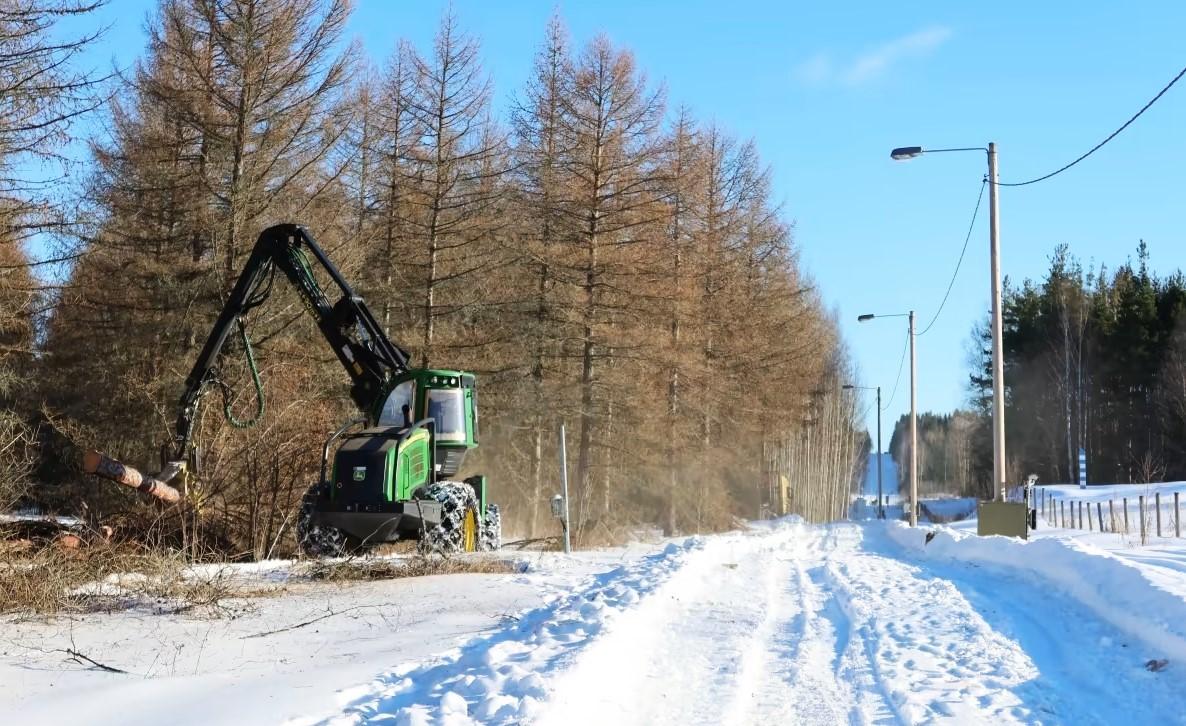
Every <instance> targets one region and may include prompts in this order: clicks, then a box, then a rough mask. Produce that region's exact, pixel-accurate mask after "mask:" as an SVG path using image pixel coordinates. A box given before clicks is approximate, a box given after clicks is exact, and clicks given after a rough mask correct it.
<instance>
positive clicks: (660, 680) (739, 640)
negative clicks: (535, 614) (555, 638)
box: [538, 523, 803, 726]
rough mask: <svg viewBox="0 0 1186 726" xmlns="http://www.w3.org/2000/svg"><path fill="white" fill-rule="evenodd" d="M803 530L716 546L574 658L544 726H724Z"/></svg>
mask: <svg viewBox="0 0 1186 726" xmlns="http://www.w3.org/2000/svg"><path fill="white" fill-rule="evenodd" d="M802 533H803V528H802V526H801V525H797V524H789V523H780V524H776V525H774V526H772V527H769V528H766V527H761V528H756V529H755V530H753V531H750V532H747V533H743V534H732V535H723V536H718V537H714V538H712V539H711V540H710V541H709V543H708V544H707V545H706V547H705V549H704V550H703V551H701V552H699V553H697V555H696V557H695V558H693V559H691V560H690V561H689V562H688V563H687V564H686V565H685V568H684V572H681V573H679V574H677V575H675V576H673V577H672V578H671V579H670V580H669V581H668V582H667V583H666V584H665V585H664V586H663V587H662V588H660V589H658V590H657V591H656V592H654V593H653V594H652V595H650V596H649V597H648V598H647V599H646V600H645V601H644V602H642V603H640V605H639V607H637V608H636V609H635V610H634V611H632V612H630V613H627V614H626V615H624V616H623V617H622V618H621V619H619V620H618V621H617V622H615V623H614V626H613V627H612V628H611V629H608V630H607V632H606V633H605V634H604V635H603V636H602V638H601V639H600V640H599V642H596V643H594V644H593V645H591V646H590V647H589V648H588V649H586V650H584V651H582V652H580V653H579V654H576V657H575V660H574V662H573V663H572V664H571V667H570V668H569V670H568V671H567V672H565V673H563V674H561V675H560V676H559V677H558V678H557V679H556V681H555V683H554V684H553V692H552V698H551V702H550V704H549V707H548V708H547V709H546V710H544V711H543V713H542V714H541V716H540V717H539V720H538V723H540V724H557V725H560V724H563V725H564V726H572V725H573V724H594V723H596V724H605V723H613V724H648V725H650V724H655V725H659V724H690V723H719V722H720V718H721V713H722V711H723V710H724V709H725V708H726V707H727V706H728V704H729V703H730V702H731V701H732V699H733V696H734V694H735V693H737V692H738V691H739V690H745V689H746V688H747V687H749V686H750V685H751V684H750V683H749V682H748V680H749V679H752V678H753V677H754V675H755V674H754V670H755V666H754V662H755V660H756V659H757V658H759V656H760V653H761V651H762V650H763V648H764V644H765V643H766V642H767V641H768V639H769V637H770V633H771V631H772V630H773V628H774V627H775V625H776V622H777V619H778V612H779V611H778V602H777V599H778V598H777V596H778V592H779V589H780V588H779V587H778V585H779V580H778V577H777V575H778V569H779V568H780V565H783V564H784V563H781V562H779V560H778V559H777V558H776V557H775V555H776V554H777V553H779V552H781V551H783V550H784V549H785V548H786V547H787V546H788V545H789V544H790V543H791V542H792V541H793V540H794V539H795V538H798V537H801V536H802Z"/></svg>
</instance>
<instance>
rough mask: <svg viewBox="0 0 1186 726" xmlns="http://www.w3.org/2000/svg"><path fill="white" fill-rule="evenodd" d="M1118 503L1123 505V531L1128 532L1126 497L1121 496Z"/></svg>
mask: <svg viewBox="0 0 1186 726" xmlns="http://www.w3.org/2000/svg"><path fill="white" fill-rule="evenodd" d="M1120 503H1121V504H1123V505H1124V533H1125V534H1128V497H1123V498H1121V500H1120Z"/></svg>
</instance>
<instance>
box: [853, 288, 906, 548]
mask: <svg viewBox="0 0 1186 726" xmlns="http://www.w3.org/2000/svg"><path fill="white" fill-rule="evenodd" d="M874 318H909V319H910V526H911V527H916V526H918V396H917V391H918V387H917V385H916V383H917V378H916V377H915V372H914V360H915V359H914V311H913V310H911V311H910V312H908V313H894V314H893V315H874V314H873V313H865V314H864V315H858V316H857V322H860V323H865V322H868V321H870V320H872V319H874ZM880 463H881V459H880V458H878V464H880Z"/></svg>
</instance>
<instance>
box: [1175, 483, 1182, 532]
mask: <svg viewBox="0 0 1186 726" xmlns="http://www.w3.org/2000/svg"><path fill="white" fill-rule="evenodd" d="M1180 519H1182V510H1181V509H1178V493H1177V492H1174V536H1175V537H1181V536H1182V525H1181V523H1180V522H1179V521H1178V520H1180Z"/></svg>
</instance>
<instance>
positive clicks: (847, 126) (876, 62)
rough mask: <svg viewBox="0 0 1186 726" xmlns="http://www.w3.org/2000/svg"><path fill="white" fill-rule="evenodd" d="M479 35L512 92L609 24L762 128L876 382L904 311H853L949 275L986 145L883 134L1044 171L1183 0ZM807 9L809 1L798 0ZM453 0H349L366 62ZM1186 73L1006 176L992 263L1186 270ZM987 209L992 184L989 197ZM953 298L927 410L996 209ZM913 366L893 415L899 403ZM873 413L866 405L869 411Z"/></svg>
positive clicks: (1139, 81)
mask: <svg viewBox="0 0 1186 726" xmlns="http://www.w3.org/2000/svg"><path fill="white" fill-rule="evenodd" d="M155 5H156V3H155V1H150V0H112V2H111V3H110V5H109V6H108V7H106V8H104V9H103V10H102V12H101V14H100V22H102V23H104V24H110V25H111V28H110V30H109V31H108V33H107V34H106V36H105V37H104V38H103V40H102V42H101V43H100V44H99V45H98V46H97V47H96V48H94V49H93V51H92V52H91V53H90V55H89V56H88V58H87V61H88V62H91V63H94V64H96V65H97V66H98V67H100V68H103V67H109V66H110V64H111V63H112V62H114V63H117V64H128V63H130V62H132V61H133V60H134V59H135V57H136V55H137V54H138V53H139V52H140V50H141V49H142V47H143V25H144V19H145V17H146V15H147V14H148V12H149V11H150V10H151V9H152V8H154V7H155ZM453 6H454V9H455V11H456V12H457V14H458V16H459V18H460V20H461V22H462V25H463V26H464V27H465V28H466V29H467V30H468V31H470V32H472V33H474V34H476V35H478V36H479V37H480V38H481V39H482V43H483V49H484V56H485V59H486V64H487V66H488V68H489V70H490V72H491V74H492V75H493V77H494V81H495V88H496V96H497V98H498V103H499V105H500V106H505V104H506V101H507V99H508V98H509V95H510V94H511V93H513V92H514V91H515V90H516V89H517V88H518V87H520V86H521V85H522V83H523V81H524V79H525V78H526V76H527V74H528V72H529V67H530V63H531V60H532V55H533V53H534V51H535V48H536V47H537V45H538V44H539V41H540V39H541V37H542V34H543V29H544V25H545V23H546V22H547V20H548V18H549V17H550V15H551V14H552V13H553V12H554V11H555V10H557V9H558V10H559V12H560V14H561V15H562V16H563V17H564V19H565V21H566V22H567V24H568V26H569V28H570V30H571V32H572V35H573V38H574V41H575V42H577V43H581V42H583V41H585V40H587V39H588V38H590V37H591V36H592V35H593V34H595V33H597V32H599V31H603V32H605V33H606V34H608V35H609V36H610V38H611V39H612V40H614V41H615V42H616V43H618V44H620V45H623V46H626V47H629V48H631V49H632V50H633V51H634V52H635V54H636V56H637V58H638V60H639V64H640V66H641V67H642V68H643V69H645V70H646V71H647V73H648V74H649V76H650V77H651V78H652V79H654V80H655V81H662V82H664V83H665V84H666V86H667V89H668V98H669V103H670V105H671V106H675V105H681V104H682V105H686V106H688V107H689V108H690V109H692V111H693V112H694V113H695V114H697V115H698V116H699V117H701V118H703V119H712V120H715V121H716V122H717V123H719V124H720V125H721V126H723V127H724V128H726V129H729V130H730V131H732V132H733V133H734V134H736V135H738V136H741V137H746V138H751V137H752V138H753V139H754V140H755V141H756V142H757V145H758V147H759V148H760V150H761V153H762V156H763V158H764V159H765V161H766V162H767V163H768V164H769V165H770V167H771V171H772V175H773V179H774V188H775V193H776V195H777V198H778V199H779V200H780V201H781V202H782V203H783V204H784V207H785V210H786V214H787V216H788V217H789V218H791V219H792V220H794V222H795V240H796V244H797V246H798V249H799V251H800V254H801V259H802V262H803V265H804V267H805V268H806V270H807V271H808V272H809V273H810V274H811V275H812V277H813V278H814V280H815V282H816V283H817V285H818V286H819V289H820V291H821V294H822V296H823V298H824V300H825V301H826V302H827V304H828V305H829V306H830V307H832V308H833V309H834V310H835V311H836V314H837V315H838V317H839V319H840V321H841V329H842V331H843V334H844V336H845V338H846V340H847V341H848V343H849V345H850V347H851V350H852V352H853V357H854V360H855V362H856V364H857V366H858V368H859V379H860V381H859V382H860V383H861V384H863V385H868V386H875V385H881V386H883V388H884V396H885V397H886V398H887V399H888V397H889V392H890V389H891V388H892V387H893V385H894V380H895V374H896V372H897V371H898V364H899V360H900V357H899V356H900V353H901V351H902V343H903V342H904V340H905V330H904V328H905V321H904V320H902V319H890V320H885V321H876V322H872V323H864V324H858V323H857V322H856V316H857V315H858V314H860V313H864V312H880V313H894V312H903V311H905V310H908V309H914V310H916V311H917V313H918V316H919V319H920V327H921V324H925V322H926V321H927V320H929V319H930V318H931V316H932V315H933V314H934V312H935V310H936V307H937V306H938V304H939V301H940V300H941V299H942V296H943V292H944V290H945V289H946V287H947V283H948V281H949V280H950V276H951V273H952V270H953V268H954V265H955V261H956V258H957V257H958V255H959V250H960V247H961V245H962V243H963V239H964V235H965V233H966V230H967V228H968V222H969V220H970V218H971V213H972V207H973V205H974V203H975V200H976V194H977V192H978V190H979V185H980V179H981V177H982V176H983V174H984V166H985V162H984V156H983V155H982V154H978V153H967V154H940V155H935V156H928V157H923V158H921V159H915V160H913V161H910V162H905V163H895V162H892V161H891V160H890V159H889V151H890V149H891V148H893V147H895V146H904V145H922V146H929V147H932V148H942V147H952V146H982V145H984V144H986V143H987V142H989V141H995V142H997V144H998V147H999V152H1000V174H1001V180H1002V181H1017V180H1022V179H1028V178H1031V177H1034V176H1037V175H1040V174H1043V173H1045V172H1047V171H1049V170H1051V169H1053V168H1056V167H1058V166H1061V165H1062V164H1064V163H1066V162H1067V161H1070V160H1071V159H1073V158H1074V157H1076V156H1078V155H1079V154H1080V153H1082V152H1083V151H1086V150H1087V149H1088V148H1090V147H1091V146H1092V145H1094V144H1095V143H1097V142H1098V141H1099V140H1100V139H1102V138H1103V137H1104V136H1106V135H1107V134H1108V133H1110V132H1111V131H1112V130H1113V129H1114V128H1115V127H1116V126H1118V125H1119V124H1120V123H1122V122H1123V121H1124V120H1125V119H1127V118H1128V116H1130V115H1131V114H1132V113H1133V112H1135V111H1136V109H1138V108H1139V107H1140V106H1141V105H1142V104H1144V103H1145V102H1146V101H1147V100H1148V99H1149V98H1150V97H1152V95H1153V94H1154V93H1156V91H1157V90H1159V89H1160V88H1161V87H1162V86H1163V85H1164V84H1165V83H1166V82H1168V81H1169V79H1170V78H1172V77H1173V76H1174V75H1175V74H1176V73H1177V72H1178V70H1180V69H1181V68H1182V66H1183V65H1186V53H1184V52H1183V49H1184V48H1186V46H1184V45H1183V43H1182V40H1181V33H1182V28H1183V27H1186V4H1184V3H1180V2H1147V3H1141V4H1134V5H1129V4H1124V3H1116V2H1098V1H1095V0H1085V1H1081V2H1076V3H1039V2H1033V1H1032V0H1030V1H1028V2H1011V1H1005V2H997V3H991V4H988V3H975V4H973V3H952V2H930V3H914V2H899V3H884V2H861V3H856V2H854V3H787V2H767V1H760V0H731V1H730V2H700V1H696V0H669V1H664V2H641V1H640V0H634V1H633V2H630V1H628V0H600V1H599V2H584V3H576V2H569V3H559V4H557V3H555V2H552V1H551V0H545V1H542V2H526V1H524V2H489V1H486V2H482V1H480V0H455V1H454V2H453ZM796 6H801V7H796ZM445 7H446V3H445V2H441V1H435V0H417V1H416V2H410V1H408V0H357V2H356V8H355V12H354V15H353V19H352V22H351V32H352V33H353V34H355V35H356V36H357V37H359V38H361V40H362V42H363V44H364V45H365V47H366V49H367V50H368V52H369V53H370V54H371V56H372V57H374V58H375V59H377V60H381V59H382V58H384V57H386V56H387V55H388V54H389V53H390V52H391V50H392V49H393V48H394V46H395V42H396V40H397V39H398V38H399V37H406V38H408V39H409V40H411V41H412V42H413V43H414V44H415V45H417V46H418V47H420V48H427V47H428V44H429V42H430V40H431V37H432V34H433V32H434V30H435V28H436V25H437V22H438V20H439V17H440V14H441V12H442V11H443V10H444V8H445ZM1183 121H1186V81H1183V82H1182V85H1181V87H1175V88H1174V89H1173V90H1172V91H1171V92H1170V93H1169V94H1167V95H1166V96H1165V97H1164V98H1163V99H1162V100H1161V101H1160V102H1159V103H1158V104H1157V105H1156V106H1154V107H1153V108H1152V109H1151V110H1150V111H1149V112H1148V113H1146V114H1145V116H1143V117H1142V118H1141V119H1140V120H1139V121H1138V122H1137V123H1136V124H1134V125H1133V126H1132V127H1130V128H1129V129H1128V130H1127V131H1126V132H1125V133H1124V134H1122V135H1121V136H1120V137H1118V138H1117V139H1116V140H1114V141H1113V142H1112V143H1111V144H1109V145H1108V146H1106V147H1105V148H1104V149H1103V150H1101V151H1100V152H1098V153H1097V154H1096V155H1095V156H1093V157H1092V158H1090V159H1088V160H1087V161H1086V162H1084V163H1083V164H1081V165H1079V166H1078V167H1076V168H1074V169H1072V170H1070V171H1068V172H1066V173H1064V174H1062V175H1060V176H1058V177H1056V178H1055V179H1052V180H1050V181H1047V182H1043V183H1041V184H1037V185H1033V186H1030V187H1025V188H1022V189H1004V190H1002V194H1001V243H1002V244H1001V246H1002V269H1003V272H1004V274H1006V275H1008V276H1009V277H1011V278H1013V279H1015V280H1020V279H1021V278H1024V277H1036V276H1039V275H1041V274H1042V272H1043V270H1044V269H1045V267H1046V265H1047V261H1048V258H1049V255H1050V254H1051V252H1052V250H1053V249H1054V246H1055V245H1056V244H1058V243H1061V242H1065V243H1067V244H1069V245H1070V248H1071V251H1072V253H1073V254H1075V255H1076V256H1077V257H1079V258H1080V259H1082V260H1083V261H1084V262H1085V263H1089V264H1090V263H1093V262H1094V263H1099V262H1105V263H1107V264H1108V265H1109V266H1110V267H1115V266H1116V265H1117V264H1119V263H1122V262H1123V261H1124V260H1125V259H1126V258H1128V257H1130V256H1132V254H1133V250H1134V249H1135V247H1136V244H1137V241H1138V240H1139V239H1144V240H1145V241H1146V242H1147V243H1148V244H1149V247H1150V250H1151V261H1152V265H1153V267H1154V268H1155V269H1156V270H1158V271H1159V272H1168V271H1171V270H1173V269H1177V268H1186V244H1183V239H1182V232H1181V230H1182V228H1183V219H1182V217H1183V211H1182V210H1183V204H1182V198H1183V191H1184V186H1186V185H1184V184H1183V182H1182V174H1181V171H1182V169H1183V166H1184V162H1186V135H1184V134H1183V133H1182V130H1183V128H1184V124H1183ZM986 206H987V200H986ZM986 206H985V208H982V210H981V211H982V214H981V216H980V219H979V220H978V221H977V224H976V229H975V230H974V232H973V237H972V241H971V244H970V246H969V248H968V253H967V256H966V258H965V259H964V263H963V267H962V269H961V272H960V275H959V278H958V280H957V282H956V285H955V289H954V290H953V291H952V295H951V299H950V300H949V301H948V303H947V306H946V308H945V309H944V311H943V315H942V317H940V319H939V320H938V322H937V323H936V324H935V326H934V327H933V328H932V329H931V331H930V332H929V333H928V334H927V335H926V336H923V337H920V338H919V340H918V369H919V392H918V399H919V408H920V409H921V410H936V411H944V410H950V409H952V408H954V407H956V406H958V405H961V404H962V403H963V402H964V400H965V396H966V391H965V382H966V380H967V372H968V367H967V349H968V341H969V337H970V336H969V332H970V329H971V326H972V324H973V323H974V322H975V321H976V320H978V319H980V318H981V317H982V316H983V315H984V314H985V312H986V311H987V309H988V301H989V295H988V282H989V277H988V228H987V215H986V214H984V212H985V211H986ZM908 405H909V401H908V398H907V372H906V371H903V373H902V380H901V384H900V385H899V387H898V391H897V394H896V396H895V397H894V399H893V401H892V402H891V403H890V404H889V406H888V408H887V411H886V413H885V421H886V427H887V428H886V435H885V438H886V440H887V441H888V435H889V434H888V431H889V426H891V425H892V424H891V423H890V422H892V420H893V419H895V418H896V417H897V416H899V415H900V414H902V413H903V412H905V411H907V410H908ZM873 416H874V413H873V410H872V409H871V408H870V409H869V411H868V419H869V424H870V426H869V428H870V431H872V429H873V424H874V419H873Z"/></svg>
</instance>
